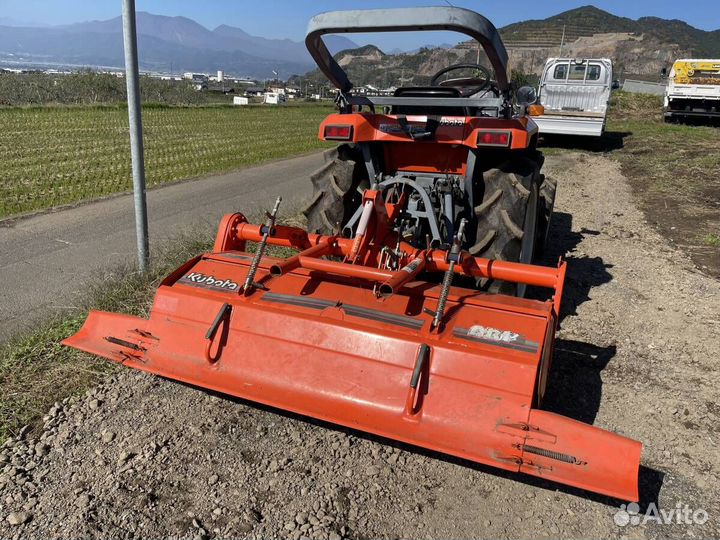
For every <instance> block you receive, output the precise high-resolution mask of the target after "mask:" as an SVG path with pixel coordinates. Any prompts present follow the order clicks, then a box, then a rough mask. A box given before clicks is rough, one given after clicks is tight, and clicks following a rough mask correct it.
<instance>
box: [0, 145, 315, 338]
mask: <svg viewBox="0 0 720 540" xmlns="http://www.w3.org/2000/svg"><path fill="white" fill-rule="evenodd" d="M321 162H322V158H321V154H312V155H307V156H301V157H298V158H292V159H287V160H282V161H275V162H272V163H267V164H264V165H261V166H257V167H251V168H247V169H243V170H240V171H236V172H233V173H230V174H223V175H218V176H212V177H208V178H202V179H198V180H193V181H189V182H184V183H181V184H174V185H171V186H166V187H162V188H158V189H154V190H151V191H149V192H148V216H149V220H150V241H151V244H152V243H153V242H154V243H157V242H159V241H162V240H163V239H167V238H169V237H172V236H175V235H177V234H178V233H179V232H181V231H182V230H186V229H188V228H191V227H197V226H205V227H213V228H214V227H216V226H217V224H218V222H219V219H220V217H221V216H222V215H223V214H225V213H228V212H234V211H240V212H243V213H246V214H248V215H249V216H253V215H255V214H257V213H258V211H260V210H262V209H263V208H266V207H268V206H269V205H271V204H272V202H273V201H274V200H275V198H276V197H277V196H278V195H282V196H283V199H284V201H287V202H284V203H283V208H284V209H285V210H286V211H288V210H289V209H293V202H295V204H296V205H297V204H299V202H300V200H301V199H303V198H304V197H307V196H309V187H310V182H309V180H308V178H309V175H310V173H311V172H313V171H314V170H315V169H317V168H318V167H319V166H320V164H321ZM281 211H282V208H281ZM135 257H136V255H135V221H134V214H133V202H132V196H131V195H123V196H120V197H115V198H112V199H107V200H104V201H98V202H94V203H91V204H87V205H82V206H78V207H76V208H70V209H67V210H62V211H59V212H54V213H49V214H42V215H38V216H35V217H30V218H27V219H21V220H18V221H17V222H15V223H14V225H13V226H11V227H0V341H2V340H4V339H7V338H8V337H9V336H10V335H11V334H12V333H13V332H15V331H17V330H19V329H21V328H23V327H27V326H29V325H30V324H31V323H32V321H35V320H38V319H40V318H43V317H46V316H47V315H49V314H52V313H54V312H57V310H61V309H63V308H64V307H66V306H69V305H72V304H73V302H74V301H75V299H76V298H77V295H78V293H79V292H81V291H83V290H84V289H85V286H86V283H87V282H88V281H89V280H93V279H97V276H98V275H99V273H100V271H101V270H103V269H108V268H113V267H117V266H118V265H119V264H121V263H123V262H127V261H130V262H133V261H135Z"/></svg>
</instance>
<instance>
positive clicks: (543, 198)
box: [536, 175, 557, 255]
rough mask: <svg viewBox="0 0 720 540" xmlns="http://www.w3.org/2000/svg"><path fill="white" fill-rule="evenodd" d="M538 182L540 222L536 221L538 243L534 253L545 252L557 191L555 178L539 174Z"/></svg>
mask: <svg viewBox="0 0 720 540" xmlns="http://www.w3.org/2000/svg"><path fill="white" fill-rule="evenodd" d="M541 182H542V183H541V184H540V201H539V202H540V215H539V218H540V222H539V223H538V231H537V232H538V235H537V237H538V245H537V251H536V253H537V254H538V255H540V254H543V253H545V249H546V248H547V241H548V236H549V233H550V218H551V217H552V213H553V209H554V208H555V194H556V192H557V180H555V179H553V178H548V177H547V176H545V175H541Z"/></svg>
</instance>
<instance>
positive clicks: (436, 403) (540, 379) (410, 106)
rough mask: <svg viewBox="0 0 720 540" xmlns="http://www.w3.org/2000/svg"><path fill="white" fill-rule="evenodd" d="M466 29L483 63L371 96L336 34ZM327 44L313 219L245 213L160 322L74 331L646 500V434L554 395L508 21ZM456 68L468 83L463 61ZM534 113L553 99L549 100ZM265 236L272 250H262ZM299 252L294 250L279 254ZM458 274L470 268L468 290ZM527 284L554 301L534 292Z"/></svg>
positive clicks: (543, 220)
mask: <svg viewBox="0 0 720 540" xmlns="http://www.w3.org/2000/svg"><path fill="white" fill-rule="evenodd" d="M418 29H420V30H454V31H459V32H462V33H465V34H467V35H469V36H470V37H471V38H473V39H476V40H477V41H478V42H479V44H480V46H482V47H483V49H484V51H485V53H486V55H487V57H488V60H489V64H490V66H491V68H492V71H493V72H494V76H493V75H492V74H491V70H490V69H488V68H487V67H485V66H484V65H482V64H460V65H454V66H450V67H449V68H446V69H444V70H441V71H440V72H439V73H437V74H436V75H435V76H434V77H432V80H431V81H430V83H429V84H428V85H427V86H414V87H401V88H398V89H397V90H396V91H395V92H394V95H392V96H361V95H353V92H352V89H353V85H352V84H351V83H350V81H349V79H348V77H347V74H346V73H345V72H344V71H343V69H342V68H341V66H340V65H339V64H338V62H337V61H336V59H335V58H334V57H333V56H332V55H331V54H330V52H329V51H328V49H327V47H326V45H325V43H324V41H323V39H322V36H323V35H325V34H327V33H339V32H371V31H398V30H418ZM306 43H307V46H308V49H309V50H310V52H311V54H312V56H313V58H314V59H315V60H316V62H317V64H318V66H319V67H320V69H321V71H322V72H323V73H324V74H325V75H326V76H327V78H328V79H329V80H330V81H331V82H332V83H333V84H334V85H335V86H336V87H337V88H338V98H337V104H338V112H337V113H336V114H331V115H330V116H328V118H327V119H326V120H325V121H324V122H323V123H322V124H321V126H320V138H321V139H323V140H326V141H340V142H341V144H340V146H339V147H338V148H337V149H336V150H333V151H329V152H327V153H326V164H325V166H324V167H323V168H321V169H320V170H319V171H318V172H317V173H316V174H315V175H313V177H312V181H313V185H314V194H313V197H312V199H311V201H310V205H309V207H308V208H307V210H306V211H305V213H306V216H307V219H308V228H307V229H308V230H304V229H301V228H297V227H288V226H282V225H279V224H276V222H275V221H276V216H277V212H278V207H279V204H280V199H278V201H277V203H276V204H275V208H274V209H273V211H272V212H270V213H268V218H267V221H266V223H265V224H263V225H252V224H250V223H248V222H247V220H246V219H245V217H244V216H243V215H242V214H230V215H226V216H225V217H224V218H223V220H222V222H221V224H220V227H219V230H218V233H217V238H216V240H215V245H214V247H213V250H212V251H211V252H210V253H205V254H203V255H200V256H198V257H196V258H194V259H192V260H190V261H188V262H187V263H185V264H184V265H182V266H181V267H180V268H178V269H177V270H176V271H175V272H173V273H172V274H170V275H169V276H168V277H167V278H166V279H165V280H164V281H163V282H162V284H161V285H160V287H159V289H158V291H157V295H156V297H155V302H154V305H153V308H152V311H151V314H150V318H149V319H148V320H145V319H140V318H137V317H132V316H127V315H118V314H112V313H104V312H92V313H90V315H89V317H88V319H87V321H86V322H85V325H84V326H83V327H82V329H81V330H80V331H79V332H78V333H77V334H75V335H74V336H72V337H70V338H68V339H66V340H65V342H64V343H65V344H66V345H70V346H72V347H75V348H78V349H81V350H84V351H87V352H90V353H93V354H96V355H99V356H103V357H105V358H108V359H110V360H112V361H114V362H118V363H121V364H124V365H126V366H129V367H133V368H136V369H140V370H143V371H148V372H151V373H155V374H158V375H161V376H164V377H168V378H171V379H176V380H179V381H183V382H186V383H190V384H192V385H196V386H199V387H203V388H209V389H212V390H215V391H218V392H223V393H226V394H231V395H233V396H238V397H241V398H245V399H248V400H251V401H255V402H259V403H264V404H267V405H271V406H274V407H278V408H281V409H286V410H289V411H293V412H295V413H299V414H302V415H307V416H311V417H314V418H319V419H321V420H326V421H328V422H333V423H336V424H341V425H343V426H347V427H349V428H354V429H358V430H362V431H365V432H370V433H374V434H377V435H380V436H383V437H387V438H390V439H396V440H399V441H403V442H406V443H409V444H412V445H417V446H421V447H425V448H429V449H431V450H435V451H438V452H443V453H446V454H451V455H453V456H458V457H461V458H465V459H468V460H471V461H474V462H478V463H483V464H486V465H490V466H493V467H497V468H500V469H505V470H508V471H515V472H523V473H526V474H529V475H533V476H538V477H542V478H546V479H548V480H553V481H556V482H559V483H562V484H567V485H570V486H575V487H579V488H583V489H587V490H590V491H594V492H598V493H602V494H606V495H609V496H612V497H617V498H619V499H624V500H629V501H636V500H638V469H639V461H640V451H641V444H640V443H639V442H636V441H633V440H631V439H628V438H626V437H623V436H620V435H617V434H614V433H611V432H608V431H604V430H602V429H599V428H596V427H593V426H590V425H587V424H584V423H581V422H578V421H576V420H573V419H570V418H566V417H563V416H560V415H557V414H554V413H552V412H548V411H544V410H542V409H541V408H540V406H541V403H542V399H543V395H544V394H545V387H546V382H547V378H548V370H549V368H550V364H551V360H552V356H553V343H554V339H555V332H556V329H557V325H558V313H559V309H560V302H561V297H562V289H563V281H564V277H565V269H566V266H565V263H564V262H560V263H559V265H558V266H557V267H556V268H549V267H544V266H537V265H533V264H531V263H532V261H533V256H534V254H535V253H536V251H537V249H538V248H540V247H541V246H542V243H543V242H544V241H545V238H546V235H547V230H548V225H549V220H550V216H551V214H552V202H553V199H554V191H555V186H554V185H553V184H552V183H551V182H549V181H548V180H546V179H544V178H543V176H542V175H541V174H540V172H539V171H540V167H541V165H542V156H541V154H540V153H539V152H537V151H536V150H535V143H536V141H537V136H538V129H537V126H536V125H535V123H534V122H533V120H532V118H531V117H530V116H529V115H528V109H531V108H532V102H533V96H532V94H533V92H532V91H531V90H530V89H528V88H522V89H519V90H517V91H516V90H515V89H514V88H513V87H512V86H511V84H510V83H509V81H508V77H507V73H506V62H507V53H506V52H505V48H504V46H503V44H502V41H501V40H500V37H499V35H498V33H497V31H496V29H495V28H494V27H493V25H492V24H491V23H490V22H489V21H488V20H487V19H485V18H484V17H482V16H480V15H478V14H476V13H473V12H471V11H468V10H464V9H458V8H449V7H448V8H416V9H388V10H384V9H383V10H367V11H345V12H331V13H324V14H321V15H318V16H316V17H315V18H313V19H312V20H311V22H310V26H309V30H308V34H307V39H306ZM452 72H455V74H454V76H452V77H449V74H450V73H452ZM531 112H532V111H531ZM248 242H251V243H253V244H255V250H254V251H249V250H248ZM268 245H272V246H283V247H286V248H292V249H293V250H294V252H293V253H294V254H292V256H289V257H286V258H282V257H273V256H270V255H269V254H267V253H266V247H267V246H268ZM453 280H455V282H454V283H453ZM527 286H534V287H543V288H547V289H550V291H551V292H552V295H551V297H550V299H549V300H547V301H541V300H533V299H527V298H525V290H526V287H527Z"/></svg>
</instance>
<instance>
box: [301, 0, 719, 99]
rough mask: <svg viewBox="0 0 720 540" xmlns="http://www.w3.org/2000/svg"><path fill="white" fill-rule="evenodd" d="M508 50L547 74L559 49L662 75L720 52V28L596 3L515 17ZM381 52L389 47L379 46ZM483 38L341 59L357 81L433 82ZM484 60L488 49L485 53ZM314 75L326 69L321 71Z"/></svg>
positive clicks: (468, 56)
mask: <svg viewBox="0 0 720 540" xmlns="http://www.w3.org/2000/svg"><path fill="white" fill-rule="evenodd" d="M499 32H500V35H501V37H502V39H503V42H504V43H505V46H506V48H507V51H508V68H509V70H518V71H521V72H524V73H533V74H535V75H540V73H541V71H542V68H543V66H544V65H545V60H546V59H547V58H549V57H552V56H558V55H559V54H560V52H561V51H560V44H561V42H562V44H563V46H562V55H563V56H568V57H571V58H593V57H594V58H598V57H601V58H611V59H612V60H613V68H614V71H615V73H616V74H617V73H620V74H622V73H631V74H637V75H646V76H659V73H660V70H661V69H662V68H663V67H669V65H670V64H671V63H672V62H673V61H674V60H675V59H676V58H679V57H693V56H695V57H698V56H700V57H710V58H713V57H714V58H718V57H720V30H715V31H711V32H708V31H705V30H700V29H698V28H694V27H692V26H690V25H689V24H687V23H686V22H684V21H680V20H667V19H661V18H658V17H642V18H640V19H637V20H635V19H629V18H626V17H618V16H616V15H613V14H612V13H608V12H607V11H603V10H601V9H598V8H596V7H594V6H584V7H580V8H576V9H571V10H569V11H565V12H563V13H559V14H557V15H553V16H552V17H548V18H546V19H541V20H528V21H523V22H518V23H513V24H510V25H508V26H505V27H503V28H500V29H499ZM380 52H382V51H380ZM477 56H478V53H477V44H476V43H475V42H471V41H465V42H461V43H458V44H457V45H455V46H453V47H449V48H437V47H433V48H421V49H420V50H419V51H417V52H415V53H401V54H397V53H396V51H392V52H391V53H390V54H369V53H368V50H367V47H362V48H359V49H356V50H344V51H340V52H339V53H337V54H335V58H336V60H337V61H338V62H339V63H340V64H341V65H343V67H344V69H345V70H346V71H347V72H348V74H349V76H350V80H351V81H353V83H354V84H355V85H357V86H359V85H365V84H369V85H372V86H375V87H380V88H387V87H388V86H399V85H401V84H403V85H411V84H427V83H428V81H429V79H430V76H431V75H432V74H434V73H435V72H437V71H438V70H439V69H441V68H443V67H446V66H449V65H451V64H456V63H464V62H476V61H477ZM480 57H481V62H482V61H483V59H484V54H481V55H480ZM306 78H307V79H308V82H310V83H319V82H322V81H323V80H324V77H323V75H322V74H321V73H320V72H319V71H318V70H314V71H312V72H310V73H308V74H307V75H306Z"/></svg>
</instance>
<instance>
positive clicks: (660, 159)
mask: <svg viewBox="0 0 720 540" xmlns="http://www.w3.org/2000/svg"><path fill="white" fill-rule="evenodd" d="M719 135H720V128H718V127H717V126H716V125H700V124H696V125H680V124H666V123H664V122H663V120H662V97H660V96H650V95H643V94H629V93H625V92H616V93H614V94H613V98H612V102H611V107H610V113H609V117H608V123H607V130H606V132H605V134H604V136H603V137H602V138H601V139H600V140H591V139H588V140H583V139H578V138H567V139H559V140H552V141H548V145H547V146H545V147H544V148H543V149H542V150H543V152H544V153H545V154H546V155H552V154H558V153H564V152H566V151H568V150H570V151H578V152H586V151H590V152H593V153H601V154H607V155H608V156H609V157H611V158H612V159H614V160H616V161H618V162H619V163H620V165H621V167H622V172H623V174H624V175H625V177H627V179H628V180H629V181H630V185H631V186H632V188H633V191H634V193H635V196H636V198H637V201H638V203H639V205H640V207H641V209H642V210H643V211H644V212H645V215H646V216H647V220H648V222H650V223H652V224H653V225H654V226H655V227H657V228H658V230H659V232H660V233H661V234H662V235H663V236H665V237H666V238H667V239H668V240H669V241H670V242H672V243H673V244H675V245H676V246H677V247H679V248H681V249H682V250H683V251H685V252H686V253H688V254H689V255H690V256H691V257H692V259H693V261H694V262H695V263H696V265H697V266H698V267H699V268H700V269H701V270H702V271H703V272H706V273H709V274H711V275H714V276H720V236H718V234H719V233H718V231H720V174H718V171H720V137H719Z"/></svg>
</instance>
